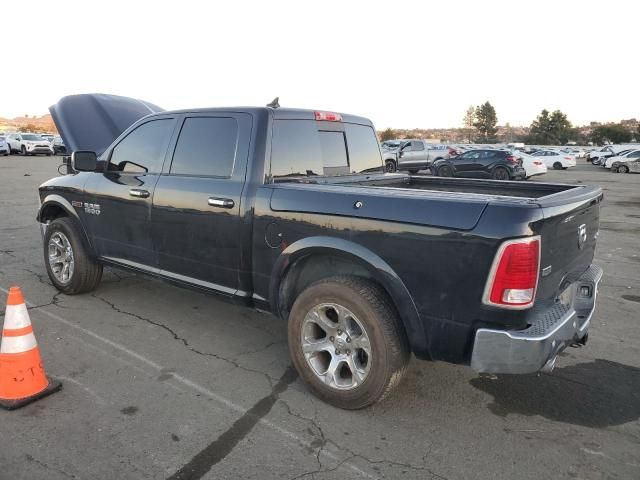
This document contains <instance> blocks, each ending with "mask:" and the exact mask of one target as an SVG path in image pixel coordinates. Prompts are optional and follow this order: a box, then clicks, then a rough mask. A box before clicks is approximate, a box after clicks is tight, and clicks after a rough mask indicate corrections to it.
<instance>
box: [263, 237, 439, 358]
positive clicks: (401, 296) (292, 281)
mask: <svg viewBox="0 0 640 480" xmlns="http://www.w3.org/2000/svg"><path fill="white" fill-rule="evenodd" d="M344 274H346V275H355V276H359V277H364V278H368V279H371V280H372V281H374V282H375V283H377V284H378V285H379V286H380V287H381V288H383V289H384V290H385V292H386V293H387V295H388V296H389V299H390V300H391V303H392V304H393V306H394V307H395V309H396V311H397V312H398V315H399V316H400V319H401V321H402V324H403V326H404V329H405V332H406V334H407V337H408V338H409V343H410V344H412V345H413V344H414V342H418V344H419V345H426V342H424V333H423V332H424V329H423V328H422V325H421V323H420V317H419V315H418V309H417V307H416V305H415V303H414V301H413V298H412V297H411V294H410V293H409V291H408V289H407V288H406V286H405V285H404V283H403V282H402V280H401V279H400V277H399V276H398V275H397V274H396V272H395V271H394V270H393V269H392V268H391V266H390V265H389V264H387V263H386V262H385V261H384V260H383V259H382V258H380V257H379V256H378V255H376V254H375V253H373V252H372V251H371V250H369V249H367V248H366V247H363V246H362V245H359V244H357V243H354V242H352V241H349V240H345V239H340V238H334V237H308V238H305V239H302V240H299V241H297V242H295V243H293V244H291V245H289V246H288V247H287V248H286V249H285V250H284V251H283V252H282V254H281V255H280V257H279V258H278V260H277V261H276V263H275V265H274V267H273V270H272V275H271V280H270V287H269V302H270V305H271V309H272V311H273V312H274V313H275V314H276V315H278V316H280V317H281V318H284V319H286V318H287V317H288V315H289V312H290V310H291V306H292V305H293V302H294V301H295V298H296V297H297V296H298V295H299V294H300V293H301V292H302V291H303V290H304V289H305V288H306V287H307V286H308V285H310V284H311V283H313V282H315V281H317V280H320V279H321V278H326V277H329V276H334V275H344ZM422 349H424V346H422V348H421V350H422Z"/></svg>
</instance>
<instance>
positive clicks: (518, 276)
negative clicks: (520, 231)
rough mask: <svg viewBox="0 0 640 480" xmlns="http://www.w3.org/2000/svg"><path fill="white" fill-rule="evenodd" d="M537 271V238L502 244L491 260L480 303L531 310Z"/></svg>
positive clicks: (538, 248)
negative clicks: (529, 308)
mask: <svg viewBox="0 0 640 480" xmlns="http://www.w3.org/2000/svg"><path fill="white" fill-rule="evenodd" d="M539 271H540V237H539V236H536V237H529V238H521V239H518V240H508V241H506V242H504V243H503V244H502V245H500V248H499V249H498V253H496V257H495V259H494V260H493V265H492V266H491V271H490V272H489V278H488V279H487V285H486V287H485V291H484V296H483V299H482V301H483V303H485V304H486V305H493V306H496V307H504V308H512V309H522V308H528V307H531V306H532V305H533V302H534V299H535V296H536V288H537V287H538V275H539Z"/></svg>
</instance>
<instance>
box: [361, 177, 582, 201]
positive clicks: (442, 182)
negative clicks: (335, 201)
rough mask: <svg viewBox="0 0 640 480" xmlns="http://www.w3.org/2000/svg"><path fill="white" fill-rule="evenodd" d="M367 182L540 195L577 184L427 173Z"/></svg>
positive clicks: (436, 188) (464, 191) (410, 187)
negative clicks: (514, 180) (472, 177)
mask: <svg viewBox="0 0 640 480" xmlns="http://www.w3.org/2000/svg"><path fill="white" fill-rule="evenodd" d="M364 184H369V185H371V186H380V187H392V188H404V189H409V190H427V191H436V192H449V193H473V194H478V195H490V196H499V197H520V198H531V199H540V198H542V197H547V196H550V195H554V194H557V193H561V192H566V191H567V190H572V189H575V188H580V186H576V185H563V184H552V183H533V182H517V181H516V182H505V181H496V180H478V179H463V178H443V177H428V176H401V177H399V178H391V179H388V180H374V181H372V182H370V183H364Z"/></svg>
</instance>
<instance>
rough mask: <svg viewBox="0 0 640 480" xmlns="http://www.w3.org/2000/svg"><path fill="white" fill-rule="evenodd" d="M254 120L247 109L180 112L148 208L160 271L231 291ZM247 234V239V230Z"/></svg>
mask: <svg viewBox="0 0 640 480" xmlns="http://www.w3.org/2000/svg"><path fill="white" fill-rule="evenodd" d="M251 124H252V119H251V115H249V114H246V113H223V112H215V113H213V114H212V113H206V114H187V115H185V117H184V118H183V120H182V124H181V126H180V133H179V135H178V138H177V140H176V142H175V147H173V149H172V154H171V155H170V157H171V158H169V159H168V160H167V162H166V164H165V168H164V172H163V174H162V176H161V177H160V179H159V180H158V184H157V186H156V189H155V193H154V197H153V207H152V210H151V230H152V235H153V243H154V246H155V250H156V252H157V255H158V267H159V269H160V272H159V273H160V274H162V275H164V276H167V277H169V278H173V279H175V280H178V281H181V280H182V281H188V282H190V283H195V284H199V285H201V286H203V287H205V288H210V289H213V290H217V291H219V292H222V293H225V294H229V295H231V294H234V293H236V291H237V289H238V285H239V273H238V270H239V266H240V260H241V252H242V245H243V235H242V234H243V233H245V232H244V231H243V229H242V219H241V218H240V211H241V198H242V197H241V196H242V191H243V188H244V181H245V173H246V170H247V156H248V151H249V142H250V132H251ZM170 150H171V149H170ZM244 236H246V237H247V239H246V240H247V241H250V234H249V233H247V234H245V235H244Z"/></svg>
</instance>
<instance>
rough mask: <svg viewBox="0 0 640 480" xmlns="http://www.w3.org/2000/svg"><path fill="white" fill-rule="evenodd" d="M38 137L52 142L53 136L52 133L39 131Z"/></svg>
mask: <svg viewBox="0 0 640 480" xmlns="http://www.w3.org/2000/svg"><path fill="white" fill-rule="evenodd" d="M40 137H41V138H42V139H44V140H46V141H47V142H49V143H52V142H53V139H54V137H55V136H54V135H52V134H51V133H41V134H40Z"/></svg>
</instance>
